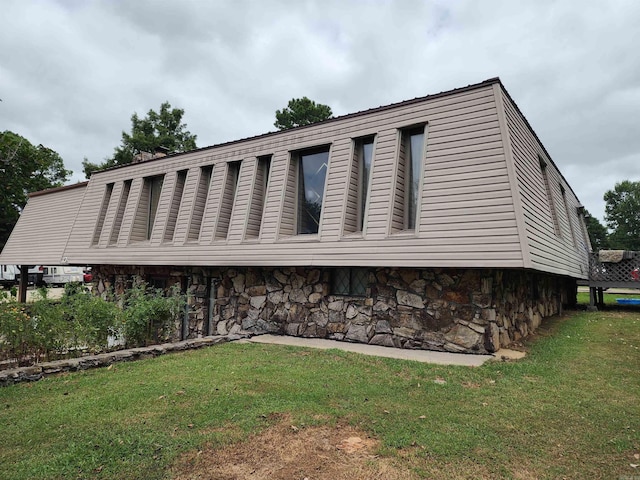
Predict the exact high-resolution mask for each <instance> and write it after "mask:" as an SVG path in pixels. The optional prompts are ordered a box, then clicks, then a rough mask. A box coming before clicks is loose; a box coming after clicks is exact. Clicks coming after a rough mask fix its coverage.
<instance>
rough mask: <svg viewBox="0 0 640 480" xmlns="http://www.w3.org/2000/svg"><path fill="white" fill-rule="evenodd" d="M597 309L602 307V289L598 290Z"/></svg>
mask: <svg viewBox="0 0 640 480" xmlns="http://www.w3.org/2000/svg"><path fill="white" fill-rule="evenodd" d="M598 307H600V308H603V307H604V288H602V287H599V288H598Z"/></svg>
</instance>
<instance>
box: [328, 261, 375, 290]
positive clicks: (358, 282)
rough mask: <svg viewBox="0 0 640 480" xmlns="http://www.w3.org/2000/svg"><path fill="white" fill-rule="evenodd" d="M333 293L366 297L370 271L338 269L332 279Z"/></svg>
mask: <svg viewBox="0 0 640 480" xmlns="http://www.w3.org/2000/svg"><path fill="white" fill-rule="evenodd" d="M331 281H332V282H331V293H333V294H334V295H350V296H354V297H364V296H365V295H366V294H367V286H368V284H369V271H368V270H367V269H366V268H336V269H335V270H334V271H333V275H332V279H331Z"/></svg>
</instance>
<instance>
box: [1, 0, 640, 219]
mask: <svg viewBox="0 0 640 480" xmlns="http://www.w3.org/2000/svg"><path fill="white" fill-rule="evenodd" d="M495 76H499V77H500V78H501V80H502V82H503V83H504V85H505V87H506V88H507V90H508V91H509V93H510V94H511V96H512V97H513V98H514V100H515V101H516V103H517V104H518V105H519V107H520V109H521V110H522V112H523V113H524V115H525V116H526V117H527V119H528V120H529V122H530V123H531V125H532V126H533V128H534V130H535V131H536V133H537V134H538V136H539V137H540V139H541V140H542V142H543V144H544V145H545V147H546V148H547V150H548V152H549V153H550V155H551V157H552V158H553V160H554V161H555V163H556V164H557V165H558V166H559V168H560V170H561V171H562V173H563V174H564V176H565V177H566V178H567V180H568V182H569V184H570V185H571V187H572V188H573V190H574V191H575V192H576V194H577V195H578V197H579V199H580V200H581V201H582V203H583V204H584V205H585V206H586V207H587V209H588V210H589V211H591V213H592V214H594V215H596V216H597V217H599V218H600V219H602V217H603V215H604V201H603V200H602V196H603V194H604V192H605V191H606V190H608V189H610V188H613V186H614V185H615V183H616V182H619V181H622V180H625V179H630V180H633V181H638V180H640V121H639V118H638V117H639V114H640V1H637V0H628V1H617V0H609V1H606V2H605V1H578V0H574V1H568V0H567V1H543V0H532V1H507V0H505V1H493V0H489V1H487V0H483V1H472V0H469V1H444V0H443V1H413V0H404V1H347V0H342V1H332V0H321V1H296V0H291V1H273V0H262V1H239V0H235V1H229V2H222V1H216V2H212V1H205V0H201V1H185V0H181V1H178V0H175V1H170V0H166V1H151V0H135V1H134V0H130V1H115V0H114V1H107V0H103V1H89V0H87V1H82V0H68V1H63V0H60V1H53V0H48V1H44V0H42V1H30V0H2V2H1V8H0V99H2V102H0V131H4V130H11V131H13V132H15V133H18V134H20V135H22V136H24V137H26V138H27V139H28V140H29V141H31V142H32V143H33V144H36V145H37V144H40V143H41V144H43V145H45V146H47V147H50V148H52V149H53V150H55V151H57V152H58V153H59V154H60V155H61V156H62V158H63V159H64V162H65V165H66V167H67V168H69V169H72V170H73V171H74V176H73V179H72V181H73V182H75V181H78V180H83V179H84V176H83V174H82V166H81V163H82V159H83V158H84V157H87V158H88V159H89V160H91V161H93V162H100V161H102V160H103V159H104V158H105V157H108V156H110V155H111V154H112V153H113V149H114V147H116V146H117V145H119V144H120V139H121V133H122V131H123V130H126V131H130V127H131V121H130V117H131V115H132V114H133V113H134V112H137V113H138V114H140V116H144V115H145V114H146V112H148V111H149V109H154V110H158V109H159V107H160V104H161V103H162V102H164V101H169V102H170V103H171V105H172V106H173V107H178V108H182V109H184V110H185V116H184V121H185V122H186V123H187V126H188V130H189V131H190V132H191V133H194V134H196V135H197V136H198V139H197V144H198V147H204V146H208V145H213V144H216V143H220V142H225V141H229V140H236V139H239V138H243V137H247V136H252V135H258V134H261V133H265V132H268V131H273V130H274V129H275V128H274V126H273V122H274V120H275V118H274V112H275V110H276V109H279V108H282V107H284V106H286V104H287V102H288V100H289V99H291V98H293V97H296V98H297V97H301V96H307V97H309V98H311V99H313V100H315V101H317V102H321V103H325V104H328V105H330V106H331V108H332V109H333V112H334V114H335V115H341V114H346V113H350V112H355V111H358V110H363V109H367V108H371V107H376V106H379V105H385V104H389V103H393V102H397V101H401V100H406V99H409V98H413V97H417V96H423V95H427V94H431V93H437V92H440V91H443V90H450V89H452V88H456V87H461V86H464V85H468V84H471V83H477V82H480V81H482V80H485V79H487V78H491V77H495Z"/></svg>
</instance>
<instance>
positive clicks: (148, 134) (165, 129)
mask: <svg viewBox="0 0 640 480" xmlns="http://www.w3.org/2000/svg"><path fill="white" fill-rule="evenodd" d="M183 115H184V110H183V109H181V108H171V104H170V103H169V102H164V103H163V104H162V105H160V111H159V112H156V111H154V110H149V112H148V113H147V116H146V117H145V118H143V119H140V118H139V117H138V114H137V113H134V114H133V115H132V116H131V133H126V132H124V131H123V132H122V143H121V145H120V146H119V147H116V148H115V151H114V153H113V156H112V157H111V158H107V159H105V161H104V162H102V163H101V164H96V163H92V162H90V161H89V160H88V159H86V158H85V159H84V161H83V162H82V167H83V171H84V174H85V175H86V177H87V178H89V177H90V176H91V173H93V172H94V171H96V170H101V169H103V168H108V167H114V166H117V165H126V164H128V163H131V162H132V161H133V158H134V156H135V155H137V154H139V153H141V152H150V153H152V152H154V151H155V149H156V148H158V147H164V148H166V149H167V150H169V151H170V152H186V151H188V150H193V149H195V148H197V147H196V138H197V136H196V135H193V134H191V132H189V131H188V130H187V129H186V128H187V125H186V124H185V123H182V116H183Z"/></svg>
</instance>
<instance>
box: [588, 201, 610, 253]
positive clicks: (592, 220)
mask: <svg viewBox="0 0 640 480" xmlns="http://www.w3.org/2000/svg"><path fill="white" fill-rule="evenodd" d="M584 218H585V220H586V224H587V233H588V234H589V241H590V242H591V250H593V251H594V252H597V251H598V250H606V249H608V248H609V234H608V232H607V229H606V227H605V226H604V225H602V224H601V223H600V220H598V219H597V218H596V217H594V216H592V215H591V214H590V213H589V212H588V211H587V210H585V212H584Z"/></svg>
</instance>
